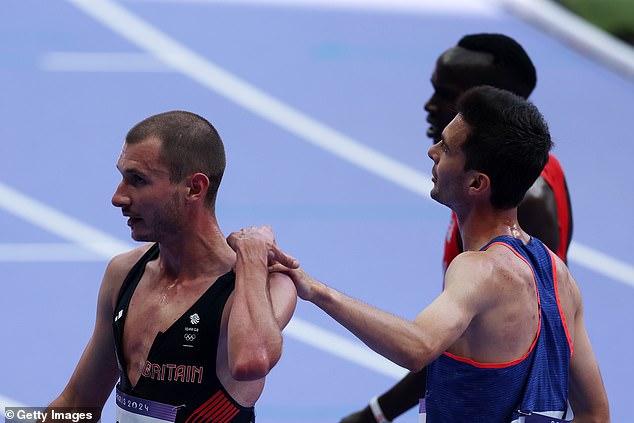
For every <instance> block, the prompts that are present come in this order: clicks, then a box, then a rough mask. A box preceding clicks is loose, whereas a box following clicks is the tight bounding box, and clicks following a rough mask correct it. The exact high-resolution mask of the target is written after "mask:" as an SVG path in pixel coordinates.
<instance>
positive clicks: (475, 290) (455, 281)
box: [445, 250, 500, 305]
mask: <svg viewBox="0 0 634 423" xmlns="http://www.w3.org/2000/svg"><path fill="white" fill-rule="evenodd" d="M499 266H500V262H499V260H496V259H495V255H492V254H491V253H490V252H489V251H488V250H487V251H465V252H463V253H460V254H459V255H458V256H456V258H454V259H453V260H452V262H451V263H450V264H449V267H448V268H447V271H446V272H445V291H449V292H453V293H454V294H456V293H460V295H459V296H460V297H464V298H465V299H467V298H470V300H475V299H477V298H483V299H484V298H487V297H489V295H488V293H489V292H490V290H492V289H494V282H495V274H496V272H497V271H498V270H499ZM481 305H485V304H481Z"/></svg>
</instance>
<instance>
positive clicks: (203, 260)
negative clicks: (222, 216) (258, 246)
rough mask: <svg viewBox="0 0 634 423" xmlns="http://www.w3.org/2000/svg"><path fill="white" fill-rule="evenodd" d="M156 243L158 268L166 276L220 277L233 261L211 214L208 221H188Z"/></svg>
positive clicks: (232, 252)
mask: <svg viewBox="0 0 634 423" xmlns="http://www.w3.org/2000/svg"><path fill="white" fill-rule="evenodd" d="M194 222H195V220H194ZM159 245H160V249H161V253H160V257H159V266H160V271H161V273H163V274H164V276H165V277H166V278H167V279H178V280H181V281H184V280H193V279H197V278H198V277H201V276H204V277H208V276H209V275H218V276H220V275H222V274H225V273H227V272H228V271H229V270H231V269H232V268H233V266H234V264H235V260H236V255H235V252H234V251H233V250H232V249H231V247H230V246H229V244H227V241H226V238H225V236H224V235H223V234H222V232H221V231H220V228H219V226H218V224H217V222H216V219H215V218H214V217H212V219H211V221H209V220H207V221H206V222H200V221H198V224H191V223H190V224H188V225H187V226H186V227H184V228H182V230H181V231H179V233H178V234H176V235H175V236H174V237H173V238H172V239H169V240H165V241H161V242H159Z"/></svg>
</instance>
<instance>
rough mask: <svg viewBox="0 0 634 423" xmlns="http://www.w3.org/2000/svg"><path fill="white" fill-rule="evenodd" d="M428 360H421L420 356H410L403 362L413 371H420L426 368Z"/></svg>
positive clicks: (404, 365)
mask: <svg viewBox="0 0 634 423" xmlns="http://www.w3.org/2000/svg"><path fill="white" fill-rule="evenodd" d="M426 365H427V362H426V361H425V360H421V357H420V356H415V357H409V358H408V359H407V361H405V362H404V363H403V367H405V368H406V369H407V370H409V371H410V372H413V373H418V372H420V371H421V370H423V369H424V368H425V366H426Z"/></svg>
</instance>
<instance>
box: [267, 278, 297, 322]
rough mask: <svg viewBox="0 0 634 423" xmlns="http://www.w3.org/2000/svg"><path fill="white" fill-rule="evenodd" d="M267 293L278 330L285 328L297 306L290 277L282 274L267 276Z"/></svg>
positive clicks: (295, 291) (295, 292) (295, 293)
mask: <svg viewBox="0 0 634 423" xmlns="http://www.w3.org/2000/svg"><path fill="white" fill-rule="evenodd" d="M269 293H270V295H271V305H272V307H273V314H274V315H275V319H276V320H277V322H278V324H279V326H280V329H283V328H284V327H286V325H287V324H288V322H289V321H290V320H291V317H292V316H293V313H294V312H295V306H296V304H297V290H296V289H295V284H293V281H292V280H291V278H290V277H288V276H287V275H285V274H283V273H279V272H273V273H271V274H269Z"/></svg>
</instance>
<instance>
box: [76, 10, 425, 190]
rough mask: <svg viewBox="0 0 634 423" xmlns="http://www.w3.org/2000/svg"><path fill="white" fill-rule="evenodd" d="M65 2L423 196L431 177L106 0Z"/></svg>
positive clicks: (218, 89)
mask: <svg viewBox="0 0 634 423" xmlns="http://www.w3.org/2000/svg"><path fill="white" fill-rule="evenodd" d="M69 2H71V3H73V4H75V5H76V6H77V7H79V8H80V9H82V10H84V11H85V12H86V13H87V14H89V15H91V16H93V17H94V18H95V19H96V20H98V21H99V22H101V23H102V24H104V25H105V26H107V27H109V28H110V29H112V30H113V31H114V32H115V33H118V34H119V35H121V36H122V37H124V38H126V39H128V40H129V41H130V42H132V43H134V44H136V45H137V46H139V47H140V48H141V49H143V50H146V51H148V52H149V53H151V54H152V55H154V56H155V57H156V58H158V59H160V60H162V61H163V62H164V63H166V64H167V65H168V66H170V67H172V68H174V69H176V70H178V71H179V72H181V73H183V74H184V75H186V76H188V77H189V78H191V79H193V80H195V81H197V82H199V83H200V84H201V85H203V86H205V87H207V88H209V89H210V90H212V91H214V92H216V93H218V94H220V95H223V96H224V97H226V98H227V99H229V100H230V101H233V102H234V103H236V104H238V105H240V106H242V107H243V108H245V109H247V110H249V111H251V112H252V113H254V114H255V115H258V116H260V117H262V118H263V119H265V120H268V121H270V122H272V123H274V124H276V125H278V126H280V127H282V128H284V129H286V130H287V131H289V132H291V133H293V134H295V135H297V136H299V137H301V138H303V139H305V140H307V141H309V142H311V143H313V144H314V145H316V146H318V147H319V148H321V149H323V150H326V151H328V152H330V153H332V154H334V155H336V156H338V157H340V158H342V159H344V160H347V161H351V162H352V163H354V164H355V165H357V166H359V167H361V168H364V169H366V170H368V171H369V172H371V173H374V174H378V175H379V176H381V177H383V178H385V179H387V180H390V181H392V182H394V183H395V184H397V185H399V186H402V187H405V188H406V189H409V190H411V191H413V192H416V193H418V194H420V195H424V196H427V195H428V193H429V190H430V189H431V181H430V178H429V177H428V176H427V175H424V174H421V173H419V172H417V171H416V170H415V169H412V168H410V167H408V166H406V165H404V164H402V163H400V162H398V161H396V160H394V159H392V158H390V157H387V156H385V155H383V154H381V153H379V152H377V151H375V150H373V149H371V148H368V147H366V146H365V145H363V144H361V143H359V142H358V141H356V140H354V139H352V138H350V137H348V136H346V135H344V134H342V133H340V132H337V131H335V130H334V129H332V128H330V127H328V126H326V125H324V124H322V123H320V122H318V121H316V120H315V119H312V118H311V117H309V116H307V115H305V114H303V113H301V112H299V111H297V110H296V109H293V108H292V107H290V106H288V105H286V104H285V103H283V102H281V101H280V100H278V99H276V98H275V97H273V96H271V95H269V94H267V93H265V92H263V91H262V90H260V89H258V88H256V87H254V86H253V85H250V84H248V83H247V82H245V81H243V80H241V79H239V78H238V77H236V76H234V75H233V74H231V73H229V72H227V71H226V70H224V69H222V68H221V67H219V66H217V65H216V64H214V63H211V62H209V61H208V60H206V59H205V58H204V57H202V56H200V55H198V54H196V53H195V52H193V51H191V50H189V49H187V48H186V47H185V46H183V45H182V44H180V43H178V42H176V41H174V40H172V39H171V38H169V37H168V36H167V35H165V34H163V33H162V32H160V31H158V30H157V29H155V28H154V27H152V26H151V25H149V24H148V23H146V22H145V21H143V20H141V19H139V18H138V17H136V16H135V15H133V14H131V13H130V12H128V11H127V10H126V9H124V8H123V7H121V6H119V5H117V4H116V3H114V2H112V1H108V0H69Z"/></svg>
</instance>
